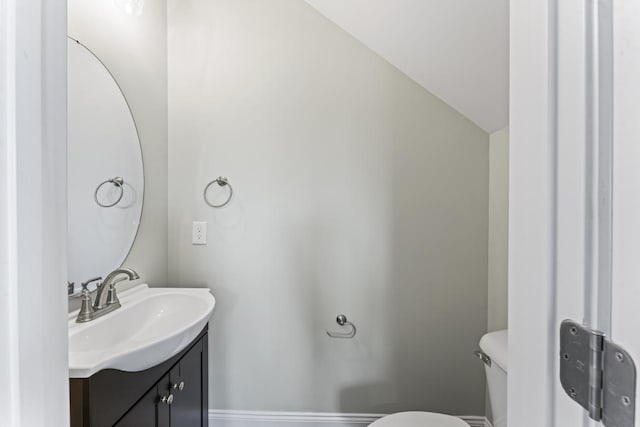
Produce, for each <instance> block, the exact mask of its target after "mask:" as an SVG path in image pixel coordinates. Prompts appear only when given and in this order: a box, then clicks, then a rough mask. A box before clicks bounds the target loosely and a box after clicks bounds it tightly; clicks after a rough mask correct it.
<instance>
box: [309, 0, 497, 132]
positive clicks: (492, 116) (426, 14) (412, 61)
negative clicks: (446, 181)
mask: <svg viewBox="0 0 640 427" xmlns="http://www.w3.org/2000/svg"><path fill="white" fill-rule="evenodd" d="M306 1H307V3H309V4H310V5H311V6H313V7H314V8H316V9H317V10H318V11H319V12H320V13H322V14H323V15H325V16H326V17H327V18H329V19H330V20H332V21H333V22H335V23H336V24H337V25H338V26H340V27H341V28H342V29H344V30H345V31H347V32H348V33H350V34H351V35H352V36H354V37H355V38H357V39H358V40H360V41H361V42H362V43H363V44H364V45H366V46H367V47H369V48H370V49H371V50H373V51H374V52H376V53H377V54H378V55H380V56H381V57H383V58H384V59H386V60H387V61H389V62H390V63H391V64H393V65H394V66H395V67H397V68H398V69H399V70H400V71H402V72H404V73H405V74H407V75H408V76H409V77H410V78H412V79H413V80H415V81H416V82H418V83H419V84H420V85H422V86H423V87H424V88H425V89H426V90H428V91H429V92H431V93H433V94H434V95H436V96H437V97H439V98H440V99H442V100H443V101H444V102H446V103H447V104H449V105H450V106H452V107H453V108H455V109H456V110H458V111H459V112H460V113H461V114H463V115H464V116H466V117H468V118H469V119H470V120H471V121H473V122H474V123H476V124H477V125H478V126H480V127H481V128H482V129H484V130H485V131H487V132H494V131H496V130H498V129H501V128H503V127H505V126H506V125H507V124H508V120H509V119H508V110H509V108H508V105H509V103H508V101H509V100H508V98H509V0H306Z"/></svg>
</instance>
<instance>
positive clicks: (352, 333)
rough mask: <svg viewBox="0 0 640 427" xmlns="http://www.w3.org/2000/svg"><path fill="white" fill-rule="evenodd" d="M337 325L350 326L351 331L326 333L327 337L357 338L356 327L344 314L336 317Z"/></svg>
mask: <svg viewBox="0 0 640 427" xmlns="http://www.w3.org/2000/svg"><path fill="white" fill-rule="evenodd" d="M336 323H337V324H338V325H340V326H350V327H351V331H349V332H329V331H326V332H327V335H329V336H330V337H331V338H353V337H355V336H356V325H354V324H353V323H351V322H349V320H348V319H347V316H345V315H344V314H339V315H338V317H336Z"/></svg>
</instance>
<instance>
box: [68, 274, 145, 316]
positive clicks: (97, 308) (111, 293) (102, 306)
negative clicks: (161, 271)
mask: <svg viewBox="0 0 640 427" xmlns="http://www.w3.org/2000/svg"><path fill="white" fill-rule="evenodd" d="M122 275H124V277H119V276H122ZM139 278H140V276H138V273H136V272H135V271H134V270H132V269H130V268H126V267H123V268H118V269H116V270H114V271H112V272H111V273H109V274H108V275H107V277H105V279H104V280H103V281H102V283H98V286H97V288H96V297H95V300H94V301H93V303H92V302H91V293H90V292H89V289H87V286H88V285H89V283H91V282H95V281H98V280H101V279H102V278H101V277H96V278H95V279H91V280H89V281H87V282H85V283H83V284H82V306H81V307H80V312H79V313H78V317H77V318H76V322H78V323H83V322H89V321H91V320H94V319H97V318H98V317H101V316H104V315H105V314H107V313H111V312H112V311H113V310H117V309H118V308H120V301H119V300H118V295H117V294H116V284H118V283H120V282H122V281H124V280H136V279H139ZM105 289H107V293H106V298H105V297H104V295H105ZM105 299H106V301H105Z"/></svg>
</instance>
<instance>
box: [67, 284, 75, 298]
mask: <svg viewBox="0 0 640 427" xmlns="http://www.w3.org/2000/svg"><path fill="white" fill-rule="evenodd" d="M75 291H76V282H69V281H67V295H73V293H74V292H75Z"/></svg>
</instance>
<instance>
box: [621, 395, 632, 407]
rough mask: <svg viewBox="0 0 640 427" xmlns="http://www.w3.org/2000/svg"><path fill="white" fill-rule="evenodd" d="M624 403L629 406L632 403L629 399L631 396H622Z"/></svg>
mask: <svg viewBox="0 0 640 427" xmlns="http://www.w3.org/2000/svg"><path fill="white" fill-rule="evenodd" d="M622 404H623V405H624V406H629V405H631V399H629V397H627V396H622Z"/></svg>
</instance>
